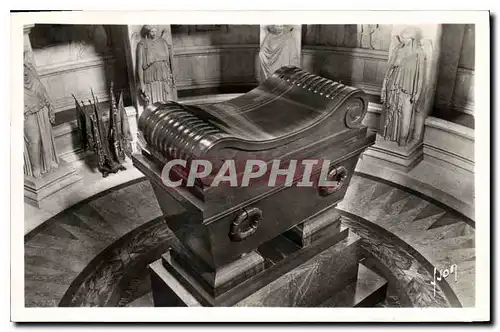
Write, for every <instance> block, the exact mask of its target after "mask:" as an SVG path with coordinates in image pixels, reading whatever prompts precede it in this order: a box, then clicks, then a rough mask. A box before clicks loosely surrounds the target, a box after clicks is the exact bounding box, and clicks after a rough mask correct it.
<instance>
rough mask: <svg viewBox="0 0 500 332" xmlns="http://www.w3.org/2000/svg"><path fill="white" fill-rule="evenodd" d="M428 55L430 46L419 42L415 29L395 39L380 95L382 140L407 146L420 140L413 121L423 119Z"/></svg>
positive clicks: (406, 30) (420, 38)
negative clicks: (415, 139) (419, 117)
mask: <svg viewBox="0 0 500 332" xmlns="http://www.w3.org/2000/svg"><path fill="white" fill-rule="evenodd" d="M431 54H432V45H431V44H430V41H426V40H424V41H423V40H422V36H421V31H420V29H418V28H414V27H408V28H405V29H404V30H403V31H401V33H400V34H399V35H396V36H394V40H393V42H392V44H391V50H390V52H389V69H388V70H387V72H386V74H385V77H384V82H383V85H382V94H381V100H382V103H383V108H382V128H381V135H382V137H383V138H384V139H385V140H389V141H393V142H397V143H398V145H399V146H407V145H408V144H409V143H410V142H411V141H412V140H413V139H414V138H420V137H416V136H420V130H418V133H417V135H415V132H416V131H415V118H416V117H418V116H425V115H424V114H423V113H424V107H425V93H426V90H427V89H426V85H427V84H426V79H427V77H426V76H427V75H426V69H427V67H428V65H429V64H428V59H430V56H431ZM420 122H422V121H420ZM417 129H418V128H417Z"/></svg>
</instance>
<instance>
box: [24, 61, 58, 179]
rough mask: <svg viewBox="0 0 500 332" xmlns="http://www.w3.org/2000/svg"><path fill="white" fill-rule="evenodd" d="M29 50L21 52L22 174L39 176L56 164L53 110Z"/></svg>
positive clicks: (54, 167)
mask: <svg viewBox="0 0 500 332" xmlns="http://www.w3.org/2000/svg"><path fill="white" fill-rule="evenodd" d="M29 53H30V52H24V174H25V175H29V176H33V177H35V178H41V177H42V175H43V174H45V173H48V172H50V171H52V170H53V169H56V168H57V167H58V166H59V159H58V157H57V152H56V147H55V143H54V135H53V133H52V125H53V124H54V121H55V114H54V109H53V107H52V105H51V103H50V98H49V95H48V93H47V90H46V89H45V87H44V86H43V84H42V82H41V81H40V78H39V76H38V73H37V71H36V68H35V66H34V65H33V63H32V62H31V56H30V54H29Z"/></svg>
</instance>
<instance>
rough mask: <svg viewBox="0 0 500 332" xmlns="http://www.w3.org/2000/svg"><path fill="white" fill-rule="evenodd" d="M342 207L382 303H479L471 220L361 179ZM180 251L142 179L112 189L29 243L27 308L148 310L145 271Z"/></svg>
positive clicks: (48, 225) (62, 216)
mask: <svg viewBox="0 0 500 332" xmlns="http://www.w3.org/2000/svg"><path fill="white" fill-rule="evenodd" d="M338 209H339V211H340V212H341V213H342V214H343V215H344V217H345V218H346V224H347V225H348V226H349V227H350V228H351V229H352V230H353V231H354V232H356V233H357V234H358V235H360V236H361V237H362V241H361V246H362V248H363V249H364V250H365V251H366V253H367V255H369V256H371V257H373V258H375V259H376V260H377V261H378V262H380V264H379V268H380V269H381V270H382V272H383V273H384V276H385V277H386V278H387V279H388V280H389V281H392V284H393V285H395V288H394V289H393V290H392V291H391V292H389V294H388V296H387V299H386V301H384V302H382V303H380V304H379V306H391V307H398V306H419V307H429V306H430V307H450V306H473V305H474V281H475V239H474V224H473V222H471V221H470V220H468V219H467V218H465V217H463V216H462V215H460V214H458V213H456V212H454V211H452V210H450V209H449V208H447V207H445V206H441V205H440V204H439V203H437V202H434V201H432V200H430V199H428V198H426V197H424V196H422V195H420V194H418V193H414V192H411V191H408V190H407V189H406V188H400V187H398V186H396V185H394V184H390V183H385V182H381V181H380V180H377V179H372V178H369V177H366V176H361V175H355V176H354V177H353V178H352V181H351V184H350V186H349V189H348V191H347V194H346V196H345V199H344V201H343V202H342V203H341V204H339V206H338ZM183 213H184V212H183V211H178V214H177V216H178V217H179V218H182V217H183ZM177 245H178V244H177V242H176V239H175V237H174V236H173V234H172V232H171V231H170V230H169V228H168V227H167V225H166V223H165V221H164V220H163V218H161V211H160V208H159V206H158V204H157V202H156V198H155V196H154V194H153V191H152V188H151V186H150V184H149V182H148V181H147V180H146V179H145V178H142V179H138V180H134V181H131V182H128V183H125V184H123V185H120V186H118V187H115V188H112V189H110V190H108V191H105V192H103V193H100V194H98V195H96V196H94V197H91V198H89V199H87V200H85V201H83V202H81V203H78V204H77V205H75V206H73V207H71V208H69V209H67V210H65V211H63V212H61V213H60V214H58V215H56V216H55V217H53V218H51V219H49V220H48V221H47V222H45V223H44V224H42V225H41V226H39V227H37V228H36V229H34V230H33V231H31V232H30V233H28V234H27V235H26V236H25V306H27V307H42V306H43V307H46V306H49V307H50V306H152V303H153V302H152V296H151V291H150V285H149V278H148V271H147V265H148V264H149V263H151V262H152V261H154V260H155V259H157V258H158V257H159V256H160V254H161V253H163V252H164V251H165V250H166V249H167V247H169V246H173V247H175V246H177ZM452 264H457V266H458V276H457V281H456V282H455V281H454V280H448V281H446V280H445V281H444V282H441V283H440V286H439V287H438V288H437V291H436V295H434V289H433V286H432V285H431V281H432V280H433V270H434V267H436V268H438V269H443V268H448V267H449V266H451V265H452Z"/></svg>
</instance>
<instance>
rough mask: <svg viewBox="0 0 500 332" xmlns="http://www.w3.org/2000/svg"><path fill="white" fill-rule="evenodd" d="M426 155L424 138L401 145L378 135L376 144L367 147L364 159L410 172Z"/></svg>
mask: <svg viewBox="0 0 500 332" xmlns="http://www.w3.org/2000/svg"><path fill="white" fill-rule="evenodd" d="M423 156H424V145H423V141H422V140H415V141H413V142H410V144H409V145H408V146H404V147H403V146H399V145H398V143H397V142H391V141H386V140H384V139H383V138H382V137H381V136H380V135H377V138H376V140H375V145H373V146H371V147H369V148H368V149H366V151H365V152H364V154H363V159H364V158H367V159H371V160H370V162H373V163H376V164H379V165H381V166H384V167H389V168H392V169H397V170H399V171H403V172H409V171H410V170H411V169H412V168H413V167H415V166H416V165H417V164H418V163H419V162H420V161H421V160H422V159H423Z"/></svg>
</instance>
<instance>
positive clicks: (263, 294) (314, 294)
mask: <svg viewBox="0 0 500 332" xmlns="http://www.w3.org/2000/svg"><path fill="white" fill-rule="evenodd" d="M292 247H295V249H294V248H292ZM281 249H284V250H281ZM278 252H279V253H281V255H282V256H281V259H280V258H279V254H277V253H278ZM259 253H260V254H261V255H262V256H263V257H264V258H265V259H266V263H267V268H266V270H264V271H263V272H261V273H259V274H258V275H256V276H254V277H253V278H250V279H249V280H247V281H245V282H243V283H241V284H239V285H238V286H236V287H234V288H233V289H231V290H230V291H228V292H226V293H224V294H222V295H221V296H218V297H216V298H213V297H211V296H210V295H209V294H208V293H207V292H206V291H205V290H204V289H203V286H202V285H200V283H199V282H198V281H197V280H196V279H195V278H193V277H192V275H191V274H190V273H189V272H187V271H185V270H183V269H182V267H180V266H179V265H178V264H177V263H176V261H175V260H173V259H172V257H171V256H170V255H168V254H167V255H164V256H163V263H162V261H161V260H159V261H157V262H155V263H153V264H151V265H150V271H151V280H152V287H153V297H154V300H155V306H266V307H312V306H317V305H318V304H320V303H322V302H324V301H325V300H326V299H328V298H329V297H331V296H332V294H335V293H336V292H338V291H340V290H342V289H343V288H345V287H346V286H347V285H349V284H351V283H353V282H354V281H355V280H356V277H357V274H358V262H359V261H360V259H361V256H360V247H359V237H358V236H357V235H355V234H354V233H352V232H349V229H347V228H344V227H343V228H342V230H341V231H340V232H338V233H337V234H336V235H334V236H332V237H330V238H328V239H325V240H323V241H317V242H316V243H313V244H312V245H310V246H308V247H306V248H300V247H298V246H296V244H295V243H293V242H292V241H290V240H288V239H287V238H286V237H284V236H280V237H278V238H276V239H274V240H272V241H271V242H270V243H267V244H266V246H264V248H262V250H261V249H259ZM164 265H167V267H166V268H165V266H164Z"/></svg>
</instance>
